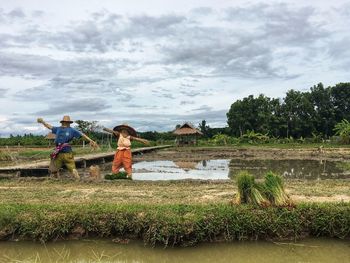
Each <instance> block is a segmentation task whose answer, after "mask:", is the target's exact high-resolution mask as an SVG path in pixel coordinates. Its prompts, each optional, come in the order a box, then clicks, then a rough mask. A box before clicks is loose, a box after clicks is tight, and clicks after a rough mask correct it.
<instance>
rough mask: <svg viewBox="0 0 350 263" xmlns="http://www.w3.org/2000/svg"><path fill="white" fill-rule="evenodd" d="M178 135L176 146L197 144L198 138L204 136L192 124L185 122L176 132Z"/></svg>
mask: <svg viewBox="0 0 350 263" xmlns="http://www.w3.org/2000/svg"><path fill="white" fill-rule="evenodd" d="M174 134H175V135H176V144H177V145H186V144H196V143H197V136H201V135H203V133H202V132H201V131H199V130H198V129H196V128H195V127H194V126H193V125H192V124H190V123H188V122H185V123H184V124H183V125H181V126H180V127H179V128H177V129H176V130H175V131H174Z"/></svg>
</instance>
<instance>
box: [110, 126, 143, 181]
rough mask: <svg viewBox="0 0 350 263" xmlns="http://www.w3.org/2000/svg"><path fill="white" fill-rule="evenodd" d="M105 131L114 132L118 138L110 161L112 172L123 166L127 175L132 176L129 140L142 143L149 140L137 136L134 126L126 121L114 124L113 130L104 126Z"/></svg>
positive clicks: (116, 171) (117, 171)
mask: <svg viewBox="0 0 350 263" xmlns="http://www.w3.org/2000/svg"><path fill="white" fill-rule="evenodd" d="M104 130H105V131H107V132H109V133H112V134H114V136H115V137H116V138H117V139H118V147H117V151H116V153H115V155H114V160H113V163H112V173H114V174H117V173H119V170H120V168H122V167H123V168H124V170H125V172H126V173H127V176H128V177H129V178H130V179H131V178H132V154H131V141H138V142H141V143H144V144H147V145H148V144H149V141H147V140H145V139H142V138H139V137H137V133H136V131H135V129H134V128H132V127H131V126H129V125H128V124H127V123H124V124H122V125H118V126H115V127H114V128H113V130H111V129H108V128H104Z"/></svg>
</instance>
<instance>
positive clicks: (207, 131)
mask: <svg viewBox="0 0 350 263" xmlns="http://www.w3.org/2000/svg"><path fill="white" fill-rule="evenodd" d="M198 127H199V130H200V131H201V132H202V133H203V136H204V137H206V138H208V137H211V133H210V127H209V125H207V122H206V120H202V122H201V123H199V125H198Z"/></svg>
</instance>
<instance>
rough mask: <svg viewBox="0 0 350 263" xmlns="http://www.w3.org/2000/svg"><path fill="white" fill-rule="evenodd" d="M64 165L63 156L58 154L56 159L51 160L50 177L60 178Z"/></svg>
mask: <svg viewBox="0 0 350 263" xmlns="http://www.w3.org/2000/svg"><path fill="white" fill-rule="evenodd" d="M62 166H63V156H62V155H61V154H58V155H57V156H56V158H55V159H52V160H51V161H50V167H49V170H50V177H51V178H60V169H61V168H62Z"/></svg>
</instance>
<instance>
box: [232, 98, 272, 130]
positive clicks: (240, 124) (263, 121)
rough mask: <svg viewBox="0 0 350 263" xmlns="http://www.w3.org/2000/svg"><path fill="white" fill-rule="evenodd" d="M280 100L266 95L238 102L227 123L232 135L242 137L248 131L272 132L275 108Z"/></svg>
mask: <svg viewBox="0 0 350 263" xmlns="http://www.w3.org/2000/svg"><path fill="white" fill-rule="evenodd" d="M276 104H278V99H272V100H271V99H270V98H269V97H266V96H264V95H262V94H261V95H259V96H258V97H256V98H255V97H254V96H253V95H250V96H248V97H246V98H243V99H242V100H237V101H236V102H234V103H233V104H232V105H231V108H230V110H229V112H228V113H227V123H228V126H229V127H230V130H231V134H232V135H235V136H242V135H243V134H245V133H246V132H247V131H248V130H249V131H256V132H260V133H264V134H265V133H268V132H270V125H271V122H276V121H277V120H275V119H273V114H274V112H275V111H276V109H275V106H276Z"/></svg>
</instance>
